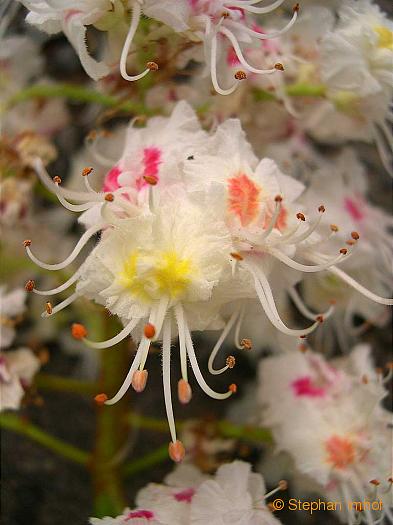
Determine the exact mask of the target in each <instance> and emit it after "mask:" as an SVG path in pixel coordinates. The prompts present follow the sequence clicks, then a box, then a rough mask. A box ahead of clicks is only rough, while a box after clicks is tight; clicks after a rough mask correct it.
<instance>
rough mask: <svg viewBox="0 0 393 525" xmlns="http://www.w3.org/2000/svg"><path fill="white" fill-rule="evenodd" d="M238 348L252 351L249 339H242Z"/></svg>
mask: <svg viewBox="0 0 393 525" xmlns="http://www.w3.org/2000/svg"><path fill="white" fill-rule="evenodd" d="M240 346H241V347H242V348H243V349H244V350H251V349H252V341H251V339H242V340H241V341H240Z"/></svg>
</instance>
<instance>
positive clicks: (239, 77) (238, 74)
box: [235, 71, 247, 80]
mask: <svg viewBox="0 0 393 525" xmlns="http://www.w3.org/2000/svg"><path fill="white" fill-rule="evenodd" d="M235 78H236V80H246V78H247V74H246V72H245V71H236V73H235Z"/></svg>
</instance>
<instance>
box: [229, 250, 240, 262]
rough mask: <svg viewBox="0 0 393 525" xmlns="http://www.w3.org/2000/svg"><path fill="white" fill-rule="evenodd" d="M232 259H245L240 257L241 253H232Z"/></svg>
mask: <svg viewBox="0 0 393 525" xmlns="http://www.w3.org/2000/svg"><path fill="white" fill-rule="evenodd" d="M231 257H232V258H233V259H236V260H237V261H242V260H243V257H242V256H241V255H240V253H237V252H231Z"/></svg>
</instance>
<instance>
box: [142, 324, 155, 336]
mask: <svg viewBox="0 0 393 525" xmlns="http://www.w3.org/2000/svg"><path fill="white" fill-rule="evenodd" d="M143 333H144V336H145V337H146V338H147V339H153V337H154V336H155V335H156V327H155V326H154V324H151V323H147V324H145V326H144V328H143Z"/></svg>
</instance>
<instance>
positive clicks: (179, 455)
mask: <svg viewBox="0 0 393 525" xmlns="http://www.w3.org/2000/svg"><path fill="white" fill-rule="evenodd" d="M168 452H169V457H170V458H171V460H172V461H174V462H175V463H180V462H181V461H183V459H184V456H185V455H186V450H185V448H184V445H183V443H182V442H181V441H179V440H178V439H177V440H176V441H175V442H173V441H171V442H170V443H169V446H168Z"/></svg>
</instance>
